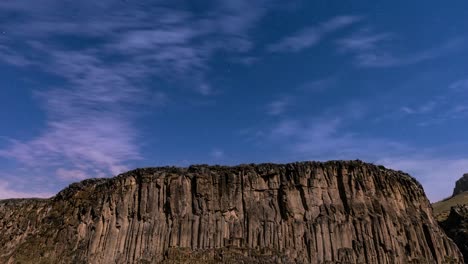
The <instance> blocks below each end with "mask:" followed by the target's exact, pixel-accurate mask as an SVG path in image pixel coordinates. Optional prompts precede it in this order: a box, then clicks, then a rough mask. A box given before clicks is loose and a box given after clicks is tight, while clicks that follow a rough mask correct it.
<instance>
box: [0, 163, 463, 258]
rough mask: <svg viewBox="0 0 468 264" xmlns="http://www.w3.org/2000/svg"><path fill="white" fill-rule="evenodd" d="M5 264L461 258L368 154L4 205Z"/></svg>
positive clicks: (95, 183) (0, 251)
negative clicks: (369, 161)
mask: <svg viewBox="0 0 468 264" xmlns="http://www.w3.org/2000/svg"><path fill="white" fill-rule="evenodd" d="M0 245H3V246H2V247H0V263H341V264H344V263H405V264H406V263H462V261H463V260H462V256H461V254H460V252H459V250H458V248H457V247H456V245H455V244H454V243H453V242H452V241H451V240H450V239H449V238H447V236H446V235H445V234H444V233H443V231H442V230H441V229H440V228H439V226H438V224H437V222H436V221H435V219H434V218H433V216H432V208H431V206H430V204H429V201H428V199H427V198H426V196H425V194H424V191H423V189H422V187H421V185H420V184H419V183H418V182H417V181H416V180H415V179H413V178H412V177H410V176H409V175H407V174H405V173H402V172H396V171H392V170H388V169H386V168H384V167H382V166H374V165H371V164H366V163H363V162H361V161H331V162H325V163H320V162H300V163H291V164H284V165H280V164H260V165H241V166H236V167H222V166H204V165H201V166H191V167H189V168H173V167H165V168H147V169H137V170H134V171H130V172H128V173H125V174H122V175H119V176H117V177H115V178H112V179H98V180H87V181H83V182H81V183H78V184H73V185H71V186H70V187H69V188H67V189H65V190H63V191H61V192H60V193H59V194H58V195H57V196H56V197H54V198H52V199H50V200H6V201H0Z"/></svg>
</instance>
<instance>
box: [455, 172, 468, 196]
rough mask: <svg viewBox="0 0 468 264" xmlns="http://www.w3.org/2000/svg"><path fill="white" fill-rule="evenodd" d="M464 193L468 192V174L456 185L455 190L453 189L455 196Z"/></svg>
mask: <svg viewBox="0 0 468 264" xmlns="http://www.w3.org/2000/svg"><path fill="white" fill-rule="evenodd" d="M463 192H468V173H465V174H464V175H463V177H461V178H460V179H459V180H458V181H457V182H456V183H455V189H453V195H452V196H455V195H458V194H460V193H463Z"/></svg>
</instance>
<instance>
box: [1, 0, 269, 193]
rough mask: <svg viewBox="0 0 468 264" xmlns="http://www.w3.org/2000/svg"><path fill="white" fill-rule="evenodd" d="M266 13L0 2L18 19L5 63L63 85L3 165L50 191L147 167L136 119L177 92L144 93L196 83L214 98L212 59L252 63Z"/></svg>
mask: <svg viewBox="0 0 468 264" xmlns="http://www.w3.org/2000/svg"><path fill="white" fill-rule="evenodd" d="M270 5H271V1H263V0H261V1H255V2H252V1H246V0H240V1H222V2H216V3H213V4H212V5H210V6H207V8H205V9H204V10H202V11H201V13H200V14H197V15H196V16H195V15H194V14H192V13H191V12H190V11H187V10H186V9H185V8H184V7H183V6H184V5H182V7H178V8H175V7H173V6H172V5H170V4H169V5H166V4H164V5H162V4H161V5H160V4H158V3H156V4H153V5H146V4H144V3H129V2H126V1H110V0H104V1H99V2H95V3H94V2H93V3H91V2H88V1H86V3H80V2H73V3H71V6H64V5H63V3H61V2H60V1H56V0H46V3H41V4H33V5H32V6H31V3H30V2H29V1H25V0H19V1H14V2H12V1H8V2H1V3H0V13H2V14H5V15H10V14H11V15H14V16H12V19H9V20H8V21H4V24H3V27H4V28H5V33H4V34H2V38H1V39H0V61H3V62H5V63H8V64H11V65H14V66H17V67H29V68H31V69H34V70H37V71H41V72H43V73H46V74H48V75H50V77H51V78H54V80H55V79H57V80H58V82H57V83H58V84H55V85H54V86H53V87H42V88H41V89H40V90H37V91H36V92H35V93H34V97H35V98H36V99H37V101H38V102H39V103H40V105H41V106H42V109H44V111H45V112H46V123H45V125H44V129H43V130H42V132H41V133H40V134H38V135H37V136H35V137H33V138H30V139H27V140H17V139H9V144H8V146H6V147H4V148H3V149H0V157H2V158H6V159H10V160H14V161H16V162H17V163H18V164H19V166H23V167H25V168H26V169H29V170H35V171H36V170H37V171H40V174H41V175H50V176H52V177H51V178H48V179H47V180H48V181H50V180H54V179H56V180H60V181H64V182H68V181H74V180H81V179H83V178H87V177H103V176H111V175H115V174H118V173H120V172H123V171H125V170H127V169H129V168H131V166H132V164H133V163H134V162H135V161H137V160H140V159H142V158H143V157H142V155H141V149H140V144H144V142H143V141H142V140H143V139H142V138H141V137H140V136H139V134H140V131H139V128H138V126H136V125H135V120H136V118H138V117H139V115H141V113H142V112H144V109H152V110H154V107H160V106H164V105H167V102H168V101H169V100H168V98H169V97H170V95H169V93H170V92H171V91H167V90H162V89H161V88H160V87H157V86H155V85H148V83H155V82H154V80H155V79H156V80H157V79H164V80H168V81H170V82H181V83H183V84H186V83H190V84H191V85H190V87H192V89H193V90H194V91H196V92H198V93H200V94H202V95H205V96H211V95H214V91H213V88H212V86H211V84H210V82H209V81H208V78H207V76H206V75H207V72H209V71H210V64H209V61H210V59H211V58H213V56H215V55H216V54H217V53H219V52H223V54H225V55H226V54H227V56H230V55H231V54H236V55H237V54H238V55H241V56H244V55H245V56H248V54H246V52H248V51H249V50H250V49H252V47H253V43H252V41H251V36H250V31H251V30H252V29H253V28H254V27H255V25H256V23H258V21H259V20H260V19H261V18H262V17H263V16H264V15H265V14H266V12H268V10H269V8H270V7H269V6H270ZM182 86H186V85H182ZM142 142H143V143H142ZM213 154H215V155H217V156H219V155H220V153H213ZM13 174H14V173H13ZM44 180H46V179H45V178H44ZM3 186H6V185H3ZM10 187H14V186H10ZM5 188H6V187H5ZM9 194H11V195H17V196H21V194H22V192H17V193H12V191H9ZM24 194H25V195H26V193H24Z"/></svg>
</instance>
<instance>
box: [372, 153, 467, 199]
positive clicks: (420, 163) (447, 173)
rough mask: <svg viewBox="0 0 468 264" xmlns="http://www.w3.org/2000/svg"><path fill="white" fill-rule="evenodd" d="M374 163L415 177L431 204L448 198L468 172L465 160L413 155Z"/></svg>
mask: <svg viewBox="0 0 468 264" xmlns="http://www.w3.org/2000/svg"><path fill="white" fill-rule="evenodd" d="M376 162H377V163H379V164H382V165H384V166H387V167H389V168H392V169H396V170H402V171H405V172H408V173H410V174H412V175H413V176H416V177H417V178H418V179H419V181H420V182H421V184H422V185H423V186H424V190H425V192H426V195H427V196H428V197H429V198H430V199H431V201H432V202H436V201H440V200H442V199H444V198H447V197H449V196H450V195H451V194H452V191H453V188H454V187H455V182H456V181H457V180H458V179H459V178H460V177H461V176H462V175H463V174H464V173H466V172H468V159H466V158H456V157H454V158H444V157H440V156H439V157H435V156H429V155H418V154H413V155H406V156H400V157H396V156H395V157H391V158H383V159H380V160H377V161H376Z"/></svg>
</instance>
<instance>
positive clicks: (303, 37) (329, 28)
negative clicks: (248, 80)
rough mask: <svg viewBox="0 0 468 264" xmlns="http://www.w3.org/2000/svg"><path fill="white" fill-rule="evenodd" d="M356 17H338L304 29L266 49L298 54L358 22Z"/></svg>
mask: <svg viewBox="0 0 468 264" xmlns="http://www.w3.org/2000/svg"><path fill="white" fill-rule="evenodd" d="M359 20H360V18H359V17H357V16H338V17H334V18H332V19H330V20H328V21H326V22H323V23H321V24H319V25H317V26H313V27H307V28H304V29H302V30H300V31H298V32H296V33H294V34H292V35H290V36H288V37H285V38H284V39H282V40H280V41H278V42H277V43H273V44H271V45H269V46H268V47H267V50H268V51H270V52H299V51H301V50H304V49H307V48H310V47H312V46H314V45H316V44H318V43H319V42H320V41H321V40H322V39H323V38H324V37H325V36H326V35H327V34H330V33H332V32H334V31H337V30H340V29H342V28H345V27H347V26H350V25H351V24H353V23H355V22H357V21H359Z"/></svg>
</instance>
